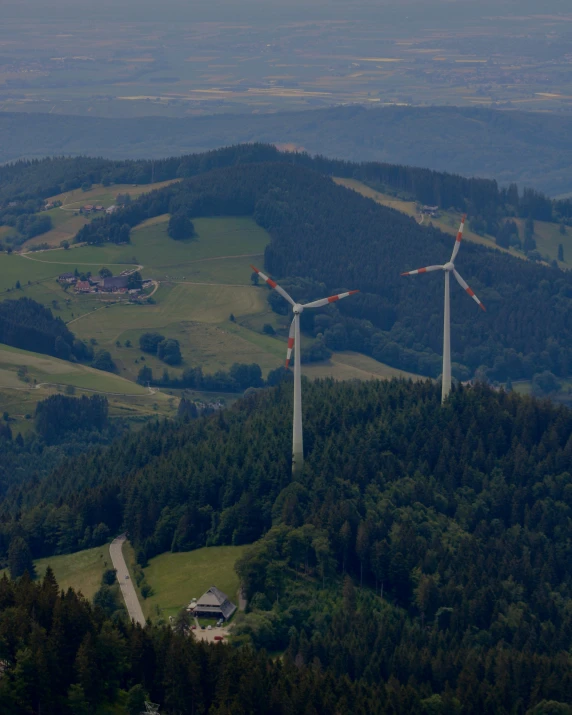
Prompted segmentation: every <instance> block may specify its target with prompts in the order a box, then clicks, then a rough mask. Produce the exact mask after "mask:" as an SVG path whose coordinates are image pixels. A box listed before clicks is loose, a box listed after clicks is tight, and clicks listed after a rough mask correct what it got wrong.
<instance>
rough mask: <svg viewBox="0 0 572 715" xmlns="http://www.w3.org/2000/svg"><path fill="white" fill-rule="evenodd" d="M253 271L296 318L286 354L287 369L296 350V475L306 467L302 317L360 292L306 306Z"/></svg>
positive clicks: (262, 275)
mask: <svg viewBox="0 0 572 715" xmlns="http://www.w3.org/2000/svg"><path fill="white" fill-rule="evenodd" d="M250 267H251V268H252V270H253V271H255V272H256V273H258V275H259V276H260V277H261V278H262V280H264V281H266V282H267V283H268V285H269V286H270V287H271V288H274V290H275V291H276V292H277V293H279V294H280V295H281V296H282V297H283V298H284V299H285V300H287V301H288V303H290V305H291V306H292V310H293V312H294V318H293V319H292V323H291V325H290V335H289V337H288V350H287V353H286V367H287V368H288V367H289V366H290V358H291V357H292V348H294V419H293V423H292V474H293V475H296V474H298V473H299V472H301V471H302V467H303V465H304V438H303V434H302V375H301V368H300V315H301V313H302V312H303V311H304V310H306V308H321V307H322V306H324V305H328V303H335V302H336V301H338V300H340V298H347V297H348V295H353V294H354V293H359V291H358V290H350V291H348V292H347V293H340V294H339V295H332V296H330V297H329V298H322V299H321V300H315V301H313V302H312V303H306V305H300V303H296V302H295V301H294V300H293V299H292V298H291V297H290V296H289V295H288V293H286V291H285V290H284V288H281V287H280V286H279V285H278V284H277V283H276V282H275V281H273V280H272V278H269V277H268V276H265V275H264V273H262V271H259V270H258V268H256V266H250Z"/></svg>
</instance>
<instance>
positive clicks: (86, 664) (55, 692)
mask: <svg viewBox="0 0 572 715" xmlns="http://www.w3.org/2000/svg"><path fill="white" fill-rule="evenodd" d="M0 664H1V671H0V703H1V706H2V714H3V715H36V714H37V713H38V712H42V713H49V714H50V715H56V713H57V715H91V714H92V713H96V712H101V711H100V710H99V709H98V708H100V707H103V706H106V705H107V706H109V705H117V704H118V703H122V710H121V712H125V713H129V715H138V714H139V713H140V712H141V711H142V710H143V709H144V703H145V700H146V699H151V700H152V701H153V702H155V703H159V704H160V705H161V712H164V713H166V714H169V713H170V714H172V715H175V713H178V714H179V715H206V714H207V713H208V714H209V715H250V714H251V713H252V714H254V713H256V714H257V715H258V714H259V715H307V713H309V712H311V713H316V714H317V713H323V714H324V715H326V714H330V713H331V714H332V715H334V713H340V714H341V713H343V714H347V715H350V713H357V714H358V715H367V714H368V713H386V712H387V713H399V712H405V711H403V710H400V709H399V708H397V709H396V708H395V707H393V706H392V705H391V704H390V703H391V700H392V699H394V698H395V696H397V697H401V696H400V689H399V687H398V688H397V691H396V692H394V691H395V687H392V686H389V687H387V689H386V688H384V687H383V686H378V687H375V688H373V689H370V688H368V689H365V688H363V687H360V685H359V684H358V683H354V682H352V680H351V679H350V678H349V677H344V678H341V679H336V678H334V677H333V675H332V674H331V673H328V672H322V671H321V670H320V669H317V668H299V667H297V666H296V665H295V664H294V661H293V660H292V659H291V658H285V659H284V660H283V661H281V660H274V659H271V658H269V657H268V656H267V655H266V654H265V653H264V652H262V653H256V652H254V651H253V650H251V649H248V648H242V649H232V648H229V647H227V646H222V645H217V646H207V645H204V644H202V643H198V642H196V641H195V640H194V639H193V638H189V637H187V636H185V635H182V634H176V633H174V632H173V630H172V629H171V628H168V627H162V628H158V627H149V626H148V627H146V628H145V629H142V628H141V627H140V626H135V625H133V624H128V623H127V622H125V621H123V620H120V619H117V618H113V617H109V616H108V615H107V614H106V612H105V610H104V609H102V608H101V607H99V606H92V605H91V604H90V603H89V602H88V601H87V600H86V599H85V598H84V597H83V596H81V595H78V594H76V593H74V592H73V591H72V590H71V589H69V590H68V591H67V592H63V591H59V589H58V584H57V582H56V581H55V579H54V576H53V573H52V572H51V570H48V572H47V573H46V576H45V577H44V579H43V580H42V581H41V582H38V583H34V582H32V581H30V580H29V578H27V576H24V577H22V578H21V579H20V580H19V581H18V582H10V581H8V579H7V578H6V577H3V578H2V579H0ZM384 703H387V704H388V705H389V707H390V709H389V710H387V709H386V708H385V704H384Z"/></svg>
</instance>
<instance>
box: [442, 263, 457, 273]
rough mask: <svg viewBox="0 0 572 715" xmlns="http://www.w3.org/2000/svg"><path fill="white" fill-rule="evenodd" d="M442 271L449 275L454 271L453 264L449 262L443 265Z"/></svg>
mask: <svg viewBox="0 0 572 715" xmlns="http://www.w3.org/2000/svg"><path fill="white" fill-rule="evenodd" d="M443 270H444V271H448V272H449V273H450V272H451V271H454V270H455V264H454V263H453V261H449V263H445V265H444V266H443Z"/></svg>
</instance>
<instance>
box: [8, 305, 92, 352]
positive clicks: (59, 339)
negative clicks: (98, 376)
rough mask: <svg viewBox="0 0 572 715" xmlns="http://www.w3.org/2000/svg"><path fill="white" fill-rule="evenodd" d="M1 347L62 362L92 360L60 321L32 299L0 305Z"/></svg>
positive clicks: (84, 346) (85, 348)
mask: <svg viewBox="0 0 572 715" xmlns="http://www.w3.org/2000/svg"><path fill="white" fill-rule="evenodd" d="M0 343H4V344H5V345H12V346H13V347H16V348H21V349H22V350H32V351H34V352H37V353H44V354H46V355H53V356H54V357H58V358H61V359H62V360H70V359H78V360H83V359H86V358H90V357H93V350H92V349H91V348H90V347H89V346H87V345H85V344H84V343H82V342H81V340H76V339H75V336H74V334H73V333H72V332H71V331H70V330H69V329H68V328H67V327H66V325H65V323H64V322H63V320H62V319H61V318H54V316H53V314H52V311H51V310H50V309H49V308H46V307H44V306H43V305H41V304H40V303H37V302H36V301H35V300H32V299H31V298H19V299H18V300H4V301H1V302H0Z"/></svg>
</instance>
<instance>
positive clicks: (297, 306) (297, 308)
mask: <svg viewBox="0 0 572 715" xmlns="http://www.w3.org/2000/svg"><path fill="white" fill-rule="evenodd" d="M292 310H293V311H294V315H300V313H302V312H303V311H304V306H303V305H300V303H295V304H294V305H293V306H292Z"/></svg>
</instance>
